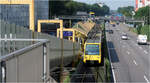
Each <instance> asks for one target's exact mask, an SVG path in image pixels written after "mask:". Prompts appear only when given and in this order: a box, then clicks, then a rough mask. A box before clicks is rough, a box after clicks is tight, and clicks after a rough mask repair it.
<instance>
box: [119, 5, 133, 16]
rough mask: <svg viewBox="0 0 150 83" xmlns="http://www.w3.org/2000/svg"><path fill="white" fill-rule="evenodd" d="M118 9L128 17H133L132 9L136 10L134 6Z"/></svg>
mask: <svg viewBox="0 0 150 83" xmlns="http://www.w3.org/2000/svg"><path fill="white" fill-rule="evenodd" d="M117 11H118V12H119V13H122V14H123V15H124V16H126V17H131V16H132V11H134V7H133V6H128V7H119V8H118V10H117Z"/></svg>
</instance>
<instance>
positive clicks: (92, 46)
mask: <svg viewBox="0 0 150 83" xmlns="http://www.w3.org/2000/svg"><path fill="white" fill-rule="evenodd" d="M84 49H85V50H84V56H83V62H84V63H87V61H93V62H96V63H99V64H100V63H101V62H102V55H101V43H85V45H84Z"/></svg>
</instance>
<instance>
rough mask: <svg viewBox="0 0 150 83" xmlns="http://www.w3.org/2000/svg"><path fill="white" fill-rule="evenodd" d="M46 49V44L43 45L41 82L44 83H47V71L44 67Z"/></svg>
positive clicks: (45, 64) (45, 63)
mask: <svg viewBox="0 0 150 83" xmlns="http://www.w3.org/2000/svg"><path fill="white" fill-rule="evenodd" d="M46 56H47V49H46V43H43V78H42V79H43V82H44V83H46V81H47V71H46V68H47V67H46V66H47V60H46Z"/></svg>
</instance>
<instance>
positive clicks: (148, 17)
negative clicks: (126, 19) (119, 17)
mask: <svg viewBox="0 0 150 83" xmlns="http://www.w3.org/2000/svg"><path fill="white" fill-rule="evenodd" d="M134 17H135V18H136V19H144V21H145V24H150V7H149V6H146V7H142V8H139V9H138V11H136V13H135V16H134Z"/></svg>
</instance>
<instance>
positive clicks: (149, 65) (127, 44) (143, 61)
mask: <svg viewBox="0 0 150 83" xmlns="http://www.w3.org/2000/svg"><path fill="white" fill-rule="evenodd" d="M118 36H119V34H118ZM120 36H121V35H120ZM121 41H122V45H123V46H124V49H125V48H128V49H127V50H128V51H127V53H128V54H131V56H132V57H134V58H135V59H134V60H133V62H134V63H135V65H137V62H138V63H139V64H140V67H141V68H140V69H141V71H143V72H144V73H146V74H145V76H146V77H148V78H149V74H150V72H149V70H150V56H149V55H148V54H147V53H145V52H144V51H143V50H142V49H139V48H137V47H135V46H134V44H132V43H131V41H130V40H121ZM135 60H136V61H137V62H136V61H135Z"/></svg>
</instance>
